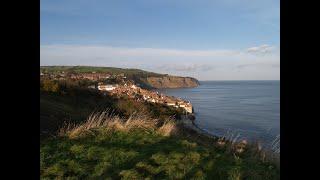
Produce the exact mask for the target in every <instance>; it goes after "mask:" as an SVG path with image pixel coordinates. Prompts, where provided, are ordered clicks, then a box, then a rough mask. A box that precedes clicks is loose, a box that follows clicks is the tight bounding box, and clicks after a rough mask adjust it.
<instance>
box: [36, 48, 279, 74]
mask: <svg viewBox="0 0 320 180" xmlns="http://www.w3.org/2000/svg"><path fill="white" fill-rule="evenodd" d="M278 52H279V50H278V49H277V48H276V47H274V46H270V45H260V46H255V47H249V48H247V49H243V50H241V49H240V50H234V49H216V50H181V49H164V48H126V47H113V46H98V45H96V46H92V45H41V46H40V59H41V61H40V64H41V65H91V66H111V67H122V68H141V69H145V70H149V71H154V72H159V73H168V74H174V75H182V76H194V77H196V78H198V79H200V80H259V79H280V68H279V67H280V56H279V53H278Z"/></svg>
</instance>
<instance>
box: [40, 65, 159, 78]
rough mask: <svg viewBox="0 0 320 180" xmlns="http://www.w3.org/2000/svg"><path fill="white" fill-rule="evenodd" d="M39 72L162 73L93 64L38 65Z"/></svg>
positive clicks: (145, 74) (142, 74) (143, 74)
mask: <svg viewBox="0 0 320 180" xmlns="http://www.w3.org/2000/svg"><path fill="white" fill-rule="evenodd" d="M40 71H41V72H48V73H57V72H62V71H64V72H65V73H66V72H74V73H91V72H93V71H94V72H97V73H112V74H116V75H117V74H121V73H124V74H125V75H127V76H130V75H141V76H147V75H148V76H163V75H162V74H158V73H153V72H148V71H144V70H140V69H123V68H116V67H94V66H40Z"/></svg>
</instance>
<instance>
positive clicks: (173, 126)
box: [58, 110, 177, 139]
mask: <svg viewBox="0 0 320 180" xmlns="http://www.w3.org/2000/svg"><path fill="white" fill-rule="evenodd" d="M96 129H104V130H105V131H106V132H111V131H114V130H118V131H126V132H130V131H134V130H137V129H139V130H142V131H145V132H157V133H159V134H161V135H164V136H169V135H172V134H174V133H177V122H175V121H174V119H173V118H169V119H167V120H166V121H160V120H159V119H154V118H151V117H150V116H149V115H148V113H145V112H139V113H133V114H132V115H130V117H129V118H126V119H124V118H121V117H120V116H118V115H116V114H114V113H113V112H111V111H110V110H105V111H102V112H94V113H92V114H91V115H90V116H89V117H88V118H87V120H86V121H85V122H83V123H82V124H78V125H75V124H65V125H64V126H63V127H62V128H60V130H59V131H58V135H59V136H67V137H69V138H71V139H72V138H77V137H81V136H83V135H87V134H90V133H93V132H94V131H95V130H96Z"/></svg>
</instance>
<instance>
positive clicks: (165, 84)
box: [146, 76, 200, 89]
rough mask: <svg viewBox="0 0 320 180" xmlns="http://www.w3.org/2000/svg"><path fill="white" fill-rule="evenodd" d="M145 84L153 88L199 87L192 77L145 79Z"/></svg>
mask: <svg viewBox="0 0 320 180" xmlns="http://www.w3.org/2000/svg"><path fill="white" fill-rule="evenodd" d="M146 81H147V83H148V84H149V85H150V86H152V87H154V88H158V89H161V88H192V87H197V86H199V85H200V83H199V81H198V80H197V79H195V78H192V77H180V76H162V77H147V78H146Z"/></svg>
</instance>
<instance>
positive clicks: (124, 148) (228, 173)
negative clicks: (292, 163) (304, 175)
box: [40, 112, 280, 180]
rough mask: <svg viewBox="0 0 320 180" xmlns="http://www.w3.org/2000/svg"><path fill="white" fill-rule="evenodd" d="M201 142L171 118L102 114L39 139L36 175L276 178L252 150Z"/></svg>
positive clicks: (274, 168)
mask: <svg viewBox="0 0 320 180" xmlns="http://www.w3.org/2000/svg"><path fill="white" fill-rule="evenodd" d="M166 126H167V127H166ZM161 129H162V130H161ZM163 129H166V131H164V130H163ZM168 131H170V132H175V133H168ZM198 137H200V136H198ZM204 141H205V140H203V139H202V141H197V140H195V138H194V136H193V138H191V137H190V138H189V137H187V136H185V134H184V132H183V131H182V130H181V125H179V124H176V123H175V121H172V120H168V121H167V122H159V121H158V120H157V119H152V118H150V117H148V116H143V115H138V114H136V115H132V116H131V117H130V118H128V119H121V118H119V117H114V116H111V115H110V114H108V113H106V112H104V113H103V112H102V113H98V114H93V115H91V116H90V117H89V118H88V119H87V121H86V122H84V123H82V124H80V125H77V126H71V125H69V126H65V127H64V128H62V129H61V131H60V136H57V137H53V138H47V139H45V140H44V141H42V142H41V147H40V170H41V175H40V177H41V179H55V178H56V179H224V180H225V179H255V180H257V179H279V172H280V170H279V169H278V168H277V166H276V165H275V164H274V163H272V162H268V161H263V160H262V159H261V158H259V156H257V155H256V154H257V152H256V151H253V150H251V149H245V150H244V151H243V152H241V153H237V151H236V150H233V148H229V147H228V146H231V144H230V143H228V142H227V143H225V145H224V146H220V145H219V144H217V141H215V140H213V141H210V142H206V143H203V142H204ZM233 147H237V146H233ZM254 153H255V155H254Z"/></svg>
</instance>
